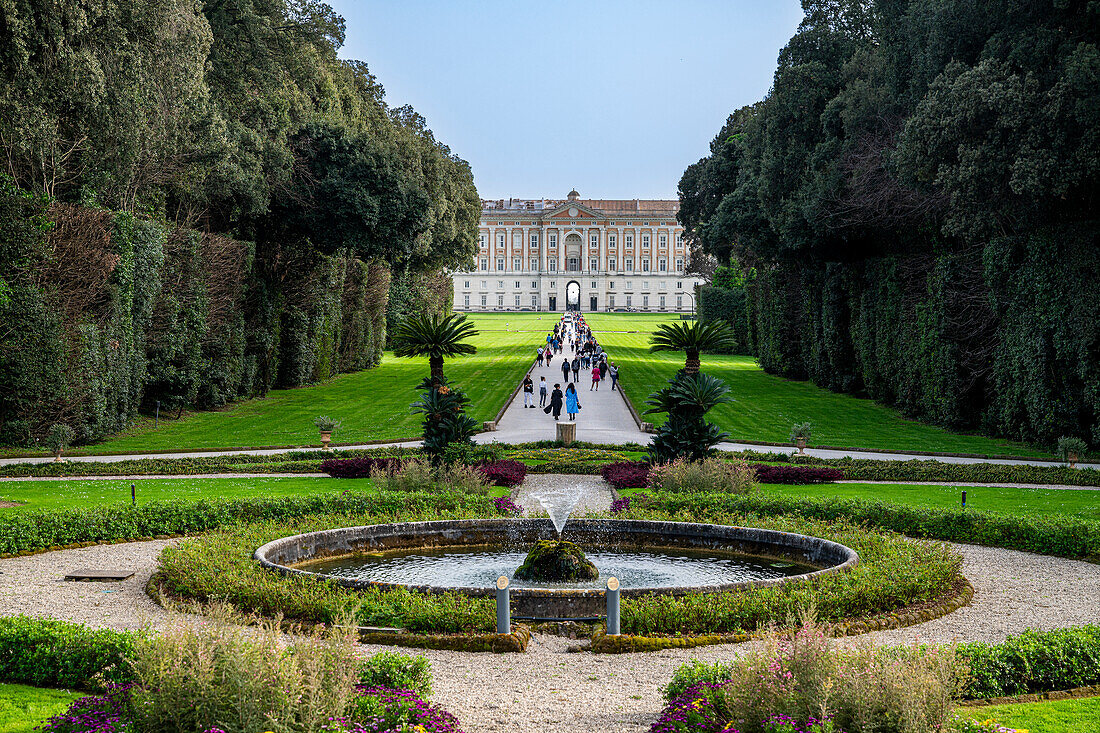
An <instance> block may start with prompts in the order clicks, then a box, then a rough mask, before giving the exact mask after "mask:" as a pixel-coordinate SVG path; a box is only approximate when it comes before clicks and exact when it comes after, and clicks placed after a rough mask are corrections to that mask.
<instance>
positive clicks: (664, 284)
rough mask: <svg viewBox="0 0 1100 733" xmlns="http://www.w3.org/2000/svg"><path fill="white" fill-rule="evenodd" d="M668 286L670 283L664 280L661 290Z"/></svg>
mask: <svg viewBox="0 0 1100 733" xmlns="http://www.w3.org/2000/svg"><path fill="white" fill-rule="evenodd" d="M667 288H668V283H666V282H662V283H661V290H665V289H667Z"/></svg>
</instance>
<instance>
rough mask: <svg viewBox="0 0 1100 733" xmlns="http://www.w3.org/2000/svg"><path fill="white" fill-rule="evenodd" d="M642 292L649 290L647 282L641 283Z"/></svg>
mask: <svg viewBox="0 0 1100 733" xmlns="http://www.w3.org/2000/svg"><path fill="white" fill-rule="evenodd" d="M642 290H649V280H643V281H642Z"/></svg>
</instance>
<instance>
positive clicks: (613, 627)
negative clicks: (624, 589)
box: [607, 575, 619, 636]
mask: <svg viewBox="0 0 1100 733" xmlns="http://www.w3.org/2000/svg"><path fill="white" fill-rule="evenodd" d="M607 635H608V636H618V635H619V579H618V578H616V577H615V576H614V575H612V576H611V577H610V578H608V579H607Z"/></svg>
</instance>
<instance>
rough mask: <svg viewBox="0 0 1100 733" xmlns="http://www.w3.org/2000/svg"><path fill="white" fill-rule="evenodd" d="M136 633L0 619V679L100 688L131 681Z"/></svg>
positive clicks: (50, 621)
mask: <svg viewBox="0 0 1100 733" xmlns="http://www.w3.org/2000/svg"><path fill="white" fill-rule="evenodd" d="M133 646H134V635H133V634H131V633H127V632H120V631H112V630H110V629H90V628H88V627H87V626H81V625H80V624H74V623H69V622H68V621H58V620H56V619H48V618H47V619H41V618H28V617H26V616H4V617H0V680H3V681H4V682H20V683H23V684H27V685H34V686H35V687H60V688H71V689H78V690H93V691H98V690H102V689H103V688H104V686H105V685H107V684H122V683H126V682H131V681H132V680H133V672H132V670H131V668H130V662H129V660H130V657H131V655H132V652H133Z"/></svg>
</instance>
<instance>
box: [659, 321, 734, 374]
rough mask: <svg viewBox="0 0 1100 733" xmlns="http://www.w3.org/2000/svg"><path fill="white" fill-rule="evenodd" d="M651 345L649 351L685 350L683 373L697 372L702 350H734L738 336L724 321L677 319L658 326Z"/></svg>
mask: <svg viewBox="0 0 1100 733" xmlns="http://www.w3.org/2000/svg"><path fill="white" fill-rule="evenodd" d="M649 344H650V346H649V350H650V351H683V352H685V353H686V354H687V359H686V360H685V362H684V372H685V373H686V374H698V373H699V352H700V351H721V350H724V349H732V348H734V347H735V346H736V345H737V337H736V336H734V333H733V329H731V328H730V327H729V324H727V323H726V322H725V321H694V322H692V323H690V324H689V323H688V322H687V321H676V322H675V323H662V324H661V325H660V326H658V327H657V330H656V331H654V333H653V336H652V337H651V338H650V339H649Z"/></svg>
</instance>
